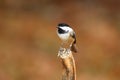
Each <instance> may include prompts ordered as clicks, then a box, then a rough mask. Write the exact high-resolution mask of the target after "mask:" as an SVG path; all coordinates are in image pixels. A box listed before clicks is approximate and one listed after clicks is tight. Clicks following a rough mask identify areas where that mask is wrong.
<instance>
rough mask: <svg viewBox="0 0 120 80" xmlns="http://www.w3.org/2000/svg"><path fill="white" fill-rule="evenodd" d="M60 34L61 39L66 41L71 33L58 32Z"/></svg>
mask: <svg viewBox="0 0 120 80" xmlns="http://www.w3.org/2000/svg"><path fill="white" fill-rule="evenodd" d="M58 36H59V37H60V39H62V40H64V41H66V40H68V38H69V37H70V34H69V33H65V34H58Z"/></svg>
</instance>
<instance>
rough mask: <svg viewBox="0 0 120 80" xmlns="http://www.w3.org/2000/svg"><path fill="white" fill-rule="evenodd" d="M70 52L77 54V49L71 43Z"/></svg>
mask: <svg viewBox="0 0 120 80" xmlns="http://www.w3.org/2000/svg"><path fill="white" fill-rule="evenodd" d="M71 51H73V52H75V53H77V47H76V44H75V43H73V44H72V46H71Z"/></svg>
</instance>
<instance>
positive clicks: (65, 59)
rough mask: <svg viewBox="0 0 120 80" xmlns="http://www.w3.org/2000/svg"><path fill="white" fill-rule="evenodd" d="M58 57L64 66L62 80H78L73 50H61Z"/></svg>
mask: <svg viewBox="0 0 120 80" xmlns="http://www.w3.org/2000/svg"><path fill="white" fill-rule="evenodd" d="M58 56H59V57H60V59H61V62H62V65H63V73H62V80H76V66H75V61H74V57H73V55H72V52H71V50H70V49H65V48H60V50H59V53H58Z"/></svg>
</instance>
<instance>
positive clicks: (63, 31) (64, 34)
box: [57, 23, 77, 53]
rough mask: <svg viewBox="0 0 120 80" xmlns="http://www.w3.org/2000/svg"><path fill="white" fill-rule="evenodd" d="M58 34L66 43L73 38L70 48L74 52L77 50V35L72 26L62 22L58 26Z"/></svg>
mask: <svg viewBox="0 0 120 80" xmlns="http://www.w3.org/2000/svg"><path fill="white" fill-rule="evenodd" d="M57 34H58V36H59V38H60V39H61V40H62V41H63V44H64V43H68V41H69V40H70V39H72V42H71V44H70V49H71V51H73V52H75V53H76V52H77V49H76V36H75V32H74V30H73V29H72V28H70V26H69V25H68V24H66V23H60V24H58V26H57Z"/></svg>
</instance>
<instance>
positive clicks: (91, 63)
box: [0, 0, 120, 80]
mask: <svg viewBox="0 0 120 80" xmlns="http://www.w3.org/2000/svg"><path fill="white" fill-rule="evenodd" d="M60 22H65V23H68V24H69V25H71V27H72V28H73V29H74V30H75V32H76V36H77V47H78V51H79V52H78V53H76V54H74V57H75V60H76V66H77V80H120V1H119V0H73V1H72V0H1V1H0V80H60V79H61V74H62V66H61V63H60V59H59V58H58V57H57V52H58V50H59V45H60V43H61V41H60V39H59V38H58V36H57V35H56V26H57V24H58V23H60Z"/></svg>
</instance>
